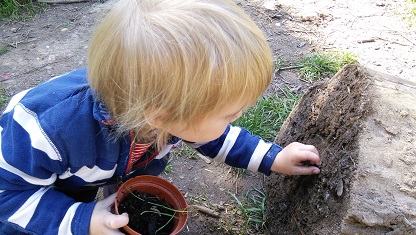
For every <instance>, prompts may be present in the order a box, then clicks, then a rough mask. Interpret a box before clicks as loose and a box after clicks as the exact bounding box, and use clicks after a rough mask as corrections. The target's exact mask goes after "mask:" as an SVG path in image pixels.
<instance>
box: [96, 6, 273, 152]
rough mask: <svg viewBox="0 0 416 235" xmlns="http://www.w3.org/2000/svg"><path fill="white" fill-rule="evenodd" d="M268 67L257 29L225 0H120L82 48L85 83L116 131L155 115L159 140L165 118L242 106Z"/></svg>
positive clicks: (142, 124)
mask: <svg viewBox="0 0 416 235" xmlns="http://www.w3.org/2000/svg"><path fill="white" fill-rule="evenodd" d="M272 74H273V61H272V54H271V51H270V48H269V45H268V43H267V41H266V39H265V38H264V36H263V34H262V32H261V30H260V29H259V28H258V27H257V26H256V24H255V23H254V22H253V21H252V20H251V19H250V17H249V16H248V15H246V14H245V13H244V12H243V11H242V9H240V8H239V7H238V6H237V5H235V4H234V3H233V2H231V1H228V0H120V1H119V2H118V3H117V4H116V5H115V7H114V8H113V9H112V10H111V11H110V12H109V13H108V14H107V15H106V16H105V17H104V18H103V20H102V22H101V23H100V25H99V26H98V28H97V29H96V31H95V33H94V35H93V38H92V40H91V45H90V47H89V52H88V77H89V82H90V84H91V87H92V89H93V90H95V92H96V93H97V94H98V96H99V98H100V99H101V100H103V101H104V103H105V106H106V107H107V108H108V110H109V112H110V114H111V115H112V116H113V117H114V118H115V119H116V120H117V122H118V129H119V132H120V133H124V132H126V131H129V130H133V131H134V132H135V134H136V135H137V137H141V138H145V137H143V135H146V134H147V133H149V132H150V126H149V119H152V118H163V123H164V125H163V127H162V128H161V129H158V130H157V131H158V134H157V142H158V144H159V147H160V146H161V145H163V144H164V143H165V141H166V138H167V136H168V133H169V129H170V127H171V125H172V124H175V123H181V124H186V125H192V124H195V123H198V122H200V121H203V120H204V118H206V117H209V116H212V115H214V114H215V113H216V112H218V111H219V110H223V109H224V108H227V107H228V106H229V105H230V104H233V103H234V102H244V104H246V106H250V105H251V104H253V103H254V102H255V101H256V100H257V99H258V97H259V96H260V95H261V94H262V93H263V92H264V90H265V89H266V88H267V86H268V85H269V83H270V80H271V77H272ZM149 115H151V116H150V117H149ZM152 138H154V137H152Z"/></svg>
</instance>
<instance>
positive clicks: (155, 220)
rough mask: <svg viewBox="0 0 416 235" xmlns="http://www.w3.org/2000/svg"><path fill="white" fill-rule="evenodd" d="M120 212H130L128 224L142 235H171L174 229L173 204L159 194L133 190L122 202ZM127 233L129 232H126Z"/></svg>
mask: <svg viewBox="0 0 416 235" xmlns="http://www.w3.org/2000/svg"><path fill="white" fill-rule="evenodd" d="M118 211H119V213H120V214H123V213H124V212H127V214H129V215H130V216H129V224H128V226H129V227H130V228H131V229H133V230H134V231H136V232H138V233H140V234H142V235H149V234H150V235H154V234H156V231H158V232H157V234H159V235H169V234H170V232H171V231H172V229H173V220H171V218H172V216H174V214H175V213H174V212H173V206H171V205H169V204H168V203H167V202H166V201H165V200H162V199H160V198H158V197H157V196H154V195H150V194H146V193H140V192H137V191H133V192H132V193H131V194H129V195H127V196H126V197H125V198H123V200H122V201H121V202H120V204H119V206H118ZM126 234H127V233H126Z"/></svg>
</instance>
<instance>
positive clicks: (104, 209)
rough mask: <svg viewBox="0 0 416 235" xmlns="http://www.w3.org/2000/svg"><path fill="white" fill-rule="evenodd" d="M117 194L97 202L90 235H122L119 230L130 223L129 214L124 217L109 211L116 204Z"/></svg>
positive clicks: (93, 212)
mask: <svg viewBox="0 0 416 235" xmlns="http://www.w3.org/2000/svg"><path fill="white" fill-rule="evenodd" d="M115 199H116V194H115V193H114V194H113V195H111V196H109V197H107V198H106V199H104V200H102V201H99V202H97V204H96V205H95V207H94V210H93V211H92V216H91V223H90V233H89V234H90V235H95V234H99V235H107V234H108V235H113V234H114V235H122V234H123V233H122V232H120V231H119V230H118V229H119V228H121V227H123V226H125V225H127V224H128V223H129V216H128V215H127V213H124V214H122V215H115V214H112V213H111V212H110V211H109V210H110V208H111V206H112V205H113V204H114V201H115Z"/></svg>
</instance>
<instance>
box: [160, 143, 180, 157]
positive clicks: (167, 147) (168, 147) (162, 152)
mask: <svg viewBox="0 0 416 235" xmlns="http://www.w3.org/2000/svg"><path fill="white" fill-rule="evenodd" d="M174 146H176V145H175V144H167V145H165V146H163V148H162V149H161V150H160V152H159V153H158V154H157V156H156V157H155V159H161V158H163V157H164V156H166V154H168V153H169V151H170V150H171V149H172V148H173V147H174Z"/></svg>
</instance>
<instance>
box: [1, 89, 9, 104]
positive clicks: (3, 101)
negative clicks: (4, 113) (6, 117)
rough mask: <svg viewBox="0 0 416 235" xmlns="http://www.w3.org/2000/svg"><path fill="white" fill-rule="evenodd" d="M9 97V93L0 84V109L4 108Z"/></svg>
mask: <svg viewBox="0 0 416 235" xmlns="http://www.w3.org/2000/svg"><path fill="white" fill-rule="evenodd" d="M9 99H10V95H9V94H8V93H7V91H6V90H5V89H4V88H3V87H2V86H0V110H3V109H4V108H5V106H6V104H7V102H9Z"/></svg>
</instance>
